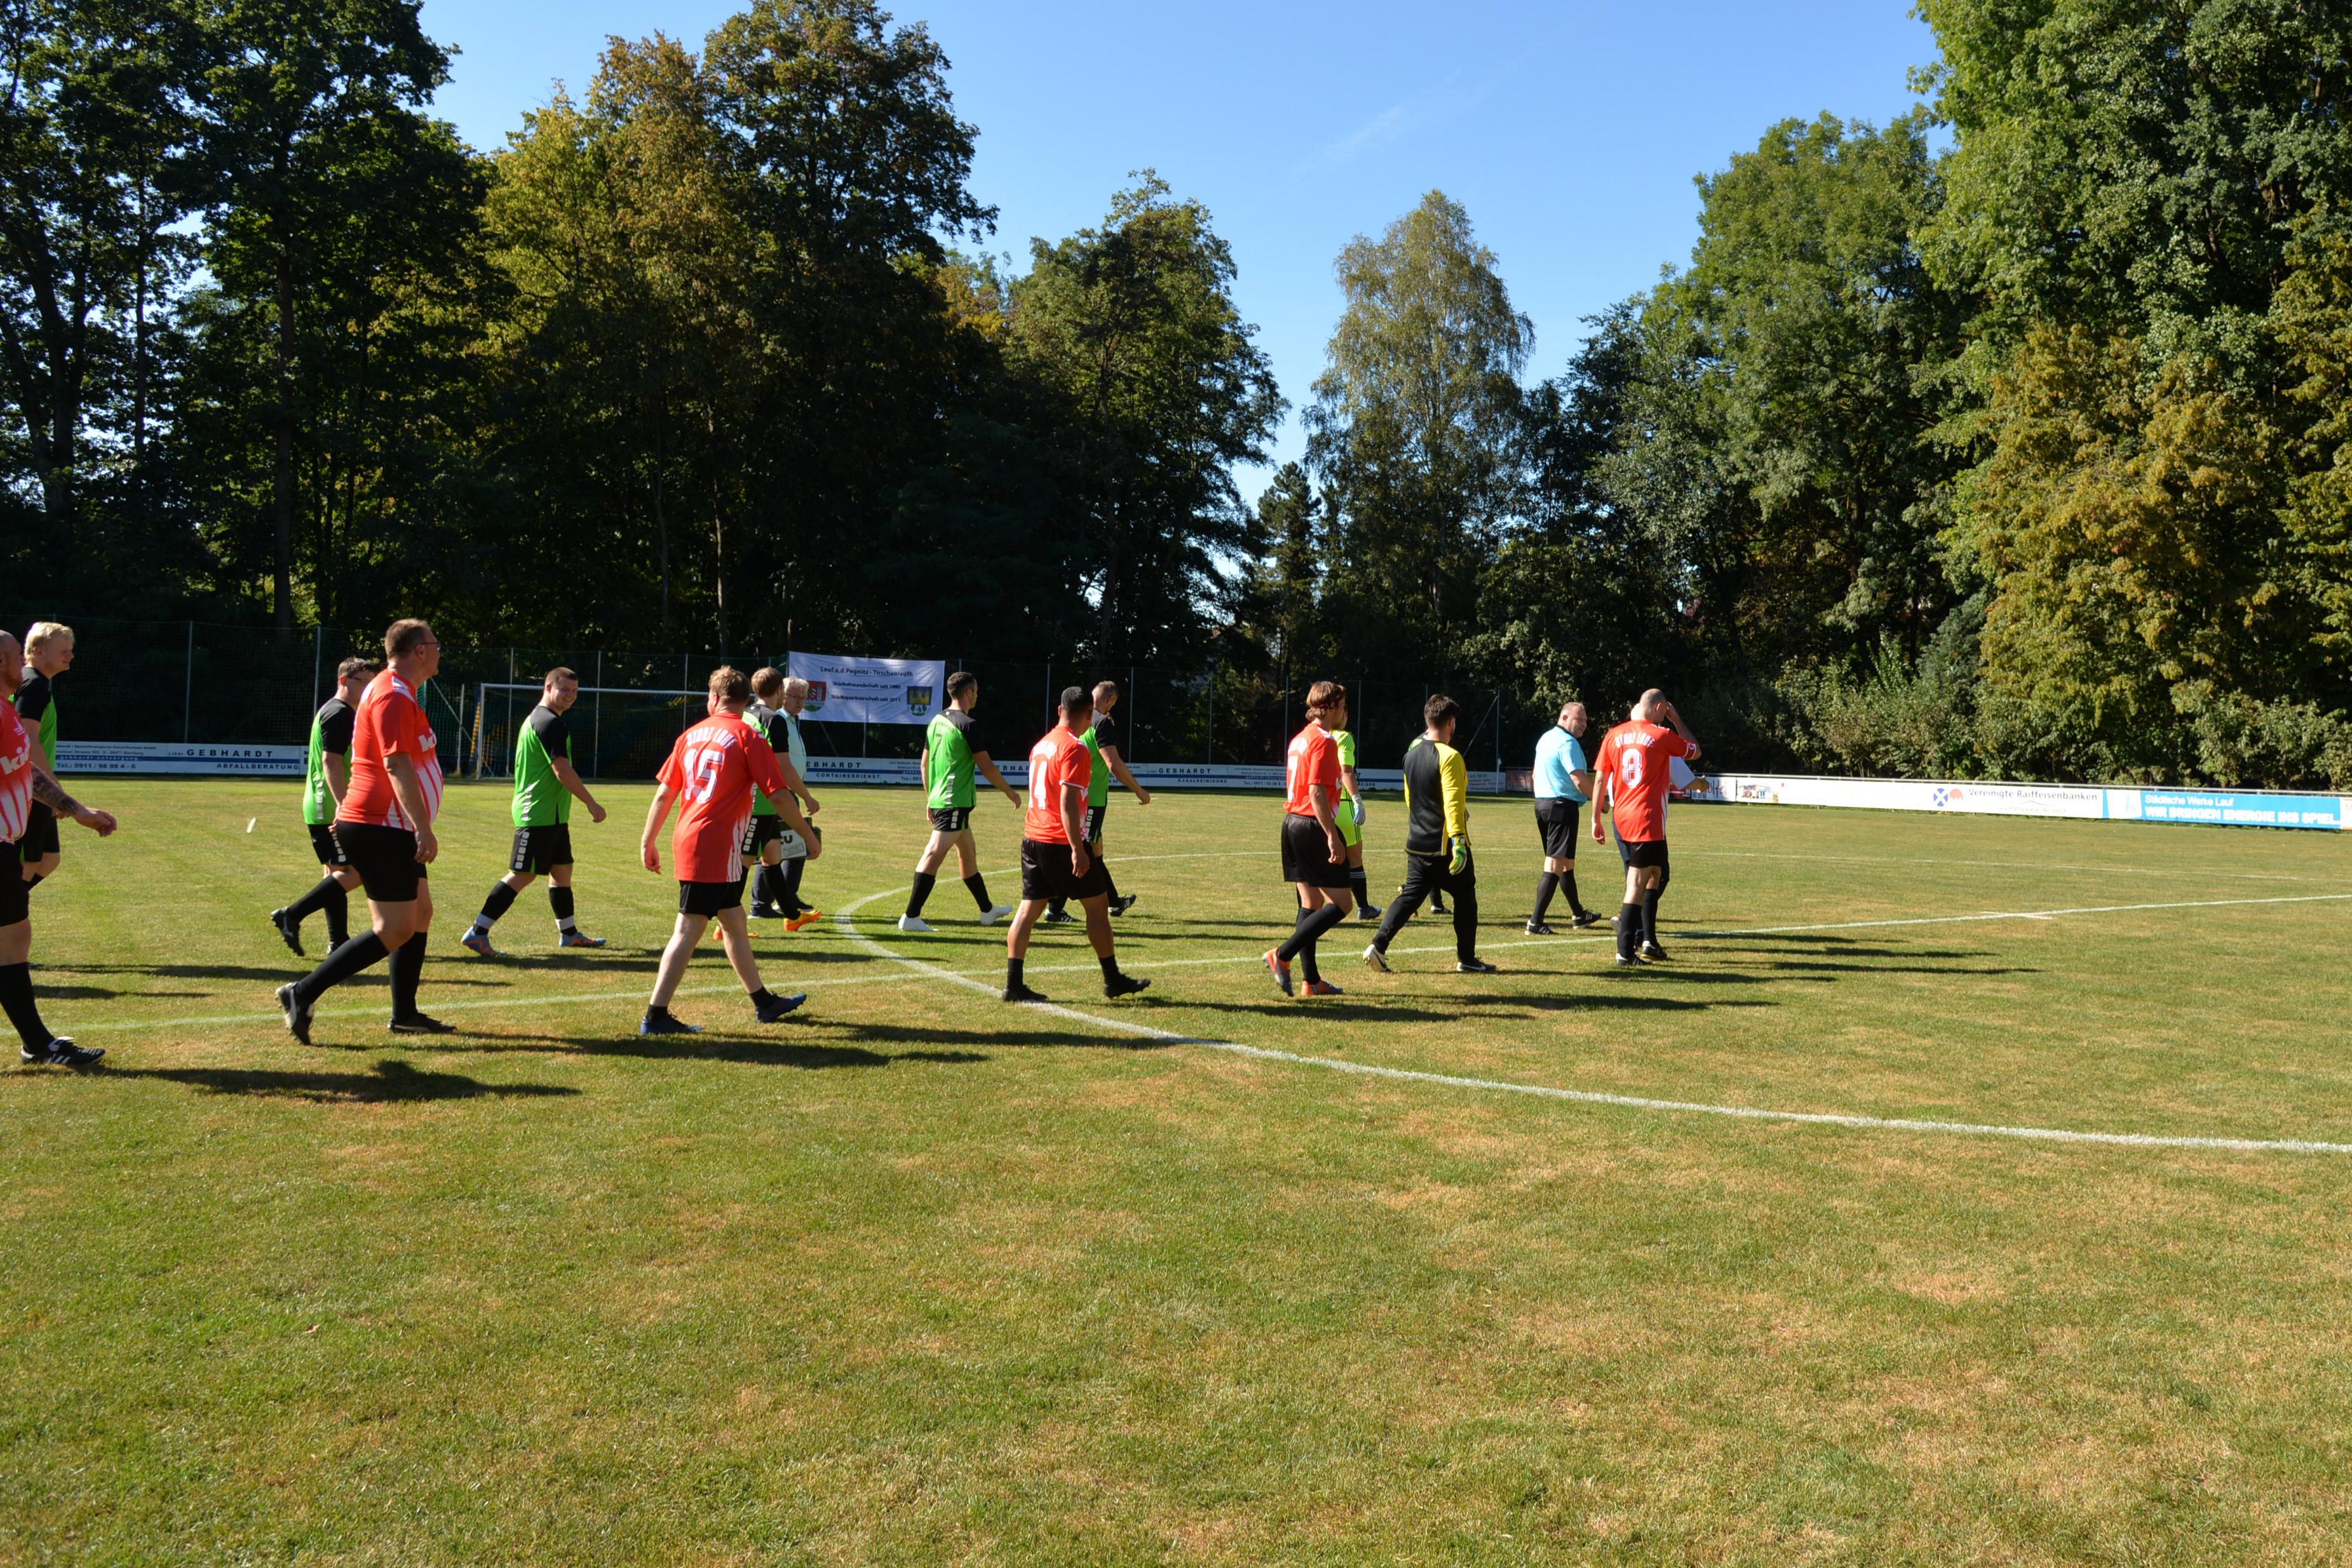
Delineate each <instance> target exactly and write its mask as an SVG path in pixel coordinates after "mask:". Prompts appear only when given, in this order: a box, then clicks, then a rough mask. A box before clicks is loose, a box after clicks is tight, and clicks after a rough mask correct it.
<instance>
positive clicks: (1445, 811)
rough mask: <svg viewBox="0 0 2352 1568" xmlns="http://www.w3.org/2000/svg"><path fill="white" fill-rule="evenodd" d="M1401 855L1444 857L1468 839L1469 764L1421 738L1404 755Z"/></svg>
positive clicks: (1434, 743) (1426, 737)
mask: <svg viewBox="0 0 2352 1568" xmlns="http://www.w3.org/2000/svg"><path fill="white" fill-rule="evenodd" d="M1404 819H1405V820H1404V852H1405V853H1406V854H1408V855H1444V854H1446V853H1447V852H1448V851H1447V849H1446V841H1447V840H1448V839H1451V838H1467V837H1470V764H1469V763H1465V762H1464V761H1463V760H1462V753H1461V752H1457V751H1455V750H1454V748H1453V747H1451V746H1443V745H1440V744H1438V743H1437V742H1435V741H1433V740H1431V739H1430V738H1429V737H1428V736H1426V735H1423V736H1422V737H1421V739H1419V740H1417V741H1415V742H1413V743H1412V746H1411V747H1409V748H1408V749H1407V750H1406V752H1405V754H1404Z"/></svg>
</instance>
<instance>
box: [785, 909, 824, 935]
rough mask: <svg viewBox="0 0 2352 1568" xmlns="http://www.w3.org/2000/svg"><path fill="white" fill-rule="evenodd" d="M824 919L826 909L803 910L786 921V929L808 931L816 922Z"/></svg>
mask: <svg viewBox="0 0 2352 1568" xmlns="http://www.w3.org/2000/svg"><path fill="white" fill-rule="evenodd" d="M823 919H824V910H802V911H801V912H800V913H798V914H796V915H794V916H793V918H792V919H790V920H788V921H785V922H784V929H785V930H786V931H806V930H808V928H809V927H811V926H813V925H814V924H816V922H817V921H821V920H823Z"/></svg>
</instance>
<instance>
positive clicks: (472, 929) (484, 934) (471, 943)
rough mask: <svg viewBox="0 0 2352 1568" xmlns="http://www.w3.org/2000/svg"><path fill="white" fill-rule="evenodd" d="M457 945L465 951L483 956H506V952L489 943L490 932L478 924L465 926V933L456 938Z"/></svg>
mask: <svg viewBox="0 0 2352 1568" xmlns="http://www.w3.org/2000/svg"><path fill="white" fill-rule="evenodd" d="M457 945H458V946H459V947H462V948H464V949H465V950H466V951H467V952H470V953H475V954H477V955H478V956H480V957H483V958H504V957H505V956H506V954H504V953H502V952H499V950H498V949H497V948H495V947H492V946H491V945H490V933H489V932H488V931H484V930H483V929H482V928H481V927H479V926H468V927H467V928H466V934H465V935H463V936H461V937H459V938H458V939H457Z"/></svg>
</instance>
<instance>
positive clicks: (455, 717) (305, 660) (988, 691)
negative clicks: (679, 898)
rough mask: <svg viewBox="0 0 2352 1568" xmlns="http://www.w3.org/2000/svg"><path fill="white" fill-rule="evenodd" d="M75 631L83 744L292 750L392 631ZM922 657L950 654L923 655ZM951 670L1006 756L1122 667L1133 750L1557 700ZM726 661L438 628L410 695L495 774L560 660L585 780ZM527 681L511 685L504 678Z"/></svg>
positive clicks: (956, 663)
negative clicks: (1328, 714) (1322, 694)
mask: <svg viewBox="0 0 2352 1568" xmlns="http://www.w3.org/2000/svg"><path fill="white" fill-rule="evenodd" d="M34 618H35V616H33V615H32V614H29V613H26V612H25V611H23V610H21V609H20V608H18V607H16V606H12V605H0V626H7V627H9V628H11V629H13V630H15V631H16V632H18V633H19V634H21V633H22V631H23V630H24V628H25V627H26V626H27V625H29V624H30V623H31V621H32V620H33V619H34ZM46 618H50V619H58V620H63V621H65V622H66V623H67V624H68V625H70V626H73V627H74V629H75V633H76V642H75V651H74V664H73V668H72V669H71V670H70V671H69V672H68V673H67V674H65V675H64V676H61V677H60V678H59V679H58V683H57V694H58V713H59V720H60V724H61V729H62V732H63V733H64V735H65V736H66V737H67V738H68V739H70V740H74V741H87V742H182V743H186V744H190V745H220V746H232V745H247V746H265V745H267V746H299V745H301V744H303V743H304V742H306V741H307V740H308V738H309V735H310V716H311V714H312V713H314V712H315V711H317V710H318V707H319V704H320V703H321V702H323V701H324V700H326V699H327V698H328V697H329V696H330V695H331V694H332V692H333V690H334V683H335V667H336V665H337V664H339V663H341V661H342V660H343V659H344V658H349V657H351V656H352V655H353V654H361V655H365V656H368V657H370V658H381V657H382V653H383V640H382V638H383V634H382V632H381V631H380V630H378V631H339V630H337V629H335V628H333V627H328V626H305V627H302V628H300V629H299V630H297V631H295V632H293V633H291V634H289V635H281V634H279V633H278V632H276V631H274V630H272V629H270V628H268V627H258V628H257V627H252V626H223V625H218V624H215V623H210V622H205V621H137V620H124V619H117V618H112V617H109V616H75V615H68V616H58V615H56V614H55V613H54V612H48V613H47V617H46ZM929 657H934V658H936V657H941V656H940V655H939V654H933V655H930V656H929ZM945 657H946V658H947V660H948V668H950V670H953V669H969V670H971V672H972V673H973V674H974V675H975V676H977V677H978V678H979V679H980V694H981V698H980V702H979V705H978V708H977V710H976V711H975V713H974V715H973V716H974V719H975V720H976V721H977V731H978V742H979V744H980V745H981V746H982V747H984V748H985V749H986V750H988V751H989V752H992V753H993V754H994V755H996V756H999V757H1006V758H1018V757H1024V756H1026V755H1027V754H1028V750H1029V747H1030V745H1031V744H1032V743H1033V742H1034V741H1035V740H1036V739H1037V737H1038V736H1039V735H1041V734H1043V733H1044V732H1045V730H1046V729H1047V728H1048V727H1049V726H1050V725H1051V723H1052V722H1053V713H1054V704H1055V700H1056V699H1057V697H1058V695H1059V693H1060V691H1061V690H1062V689H1063V688H1064V687H1066V686H1071V685H1079V684H1090V683H1092V682H1093V681H1096V680H1098V679H1106V678H1108V679H1112V680H1115V681H1117V682H1118V685H1119V688H1120V691H1121V700H1120V703H1119V707H1118V714H1117V717H1118V724H1119V728H1120V735H1119V743H1120V745H1121V747H1122V749H1123V751H1124V752H1125V754H1126V755H1127V757H1128V759H1129V761H1131V762H1136V763H1261V764H1263V763H1280V762H1281V761H1282V760H1283V755H1284V752H1285V749H1286V746H1287V744H1288V742H1289V738H1290V736H1291V735H1292V734H1294V733H1296V732H1297V729H1298V727H1299V725H1301V724H1302V723H1304V722H1305V721H1306V703H1305V700H1306V692H1307V687H1308V686H1309V685H1311V684H1312V683H1313V682H1314V681H1316V680H1318V679H1327V678H1328V679H1339V680H1342V681H1344V682H1346V684H1347V686H1348V689H1349V710H1350V727H1351V728H1352V729H1353V730H1354V731H1355V733H1356V737H1357V742H1358V748H1359V754H1360V757H1361V759H1362V762H1363V765H1364V766H1366V767H1376V768H1390V767H1395V766H1396V765H1398V763H1399V761H1400V759H1402V756H1403V754H1404V751H1405V748H1406V747H1407V746H1408V745H1410V744H1411V743H1412V738H1413V737H1414V736H1415V735H1417V734H1419V733H1420V732H1421V729H1422V718H1421V713H1422V704H1423V700H1425V699H1426V698H1427V697H1428V696H1429V694H1430V692H1431V691H1433V690H1436V689H1443V690H1445V691H1447V692H1449V693H1451V694H1452V695H1453V696H1454V699H1455V700H1457V701H1459V702H1460V703H1461V704H1462V708H1463V719H1462V722H1461V727H1460V731H1459V736H1460V738H1459V739H1458V740H1457V742H1456V744H1457V745H1459V746H1460V747H1461V748H1462V750H1463V751H1464V752H1465V753H1466V754H1467V756H1468V757H1469V759H1470V763H1471V765H1472V766H1473V767H1474V768H1481V769H1483V768H1489V767H1492V768H1496V769H1502V768H1523V767H1525V766H1526V765H1527V763H1528V756H1529V754H1530V753H1531V752H1532V750H1533V747H1534V744H1535V741H1536V737H1537V735H1538V733H1540V732H1541V731H1542V728H1543V726H1544V725H1545V723H1547V722H1548V721H1549V711H1548V710H1545V709H1544V708H1543V706H1542V705H1541V704H1540V703H1538V702H1536V700H1535V699H1534V696H1533V694H1532V693H1517V692H1512V691H1508V690H1504V689H1496V688H1493V687H1464V686H1460V685H1450V684H1443V683H1441V682H1440V681H1438V680H1437V679H1435V678H1430V679H1399V678H1392V677H1386V676H1374V677H1367V676H1364V675H1361V674H1358V673H1354V672H1349V671H1346V670H1324V669H1318V670H1314V671H1311V672H1309V671H1305V670H1301V671H1299V672H1297V674H1296V675H1295V676H1294V675H1292V674H1291V673H1290V672H1286V671H1284V670H1281V669H1279V668H1276V669H1274V670H1270V671H1269V670H1241V669H1236V668H1232V667H1230V666H1227V667H1210V668H1202V669H1195V670H1181V669H1171V668H1158V667H1154V666H1150V665H1114V664H1108V663H1104V662H1100V661H1096V660H1092V659H1088V658H1084V657H1083V656H1073V657H1071V658H1053V659H1030V660H1004V659H971V660H963V659H959V658H957V657H956V656H955V655H954V653H953V650H951V649H950V650H947V652H946V654H945ZM720 662H721V659H720V657H719V654H717V653H716V652H715V651H711V650H708V649H706V650H702V651H689V650H681V651H677V652H671V653H633V652H621V651H614V650H609V649H598V648H555V647H523V646H520V645H511V646H510V645H507V644H494V645H478V646H472V647H459V646H457V645H455V644H445V645H444V647H442V650H441V668H440V672H439V674H438V675H436V677H435V678H434V679H431V680H429V681H427V682H426V683H425V689H424V690H423V691H422V692H421V693H419V696H420V699H421V700H422V701H423V702H424V704H425V710H426V712H427V714H428V715H429V716H430V718H431V719H432V721H433V724H434V728H435V729H436V731H437V732H438V733H439V735H440V737H441V743H442V762H443V765H444V766H445V767H446V768H448V769H450V770H451V771H452V772H458V771H462V772H466V773H474V772H484V773H495V774H502V773H506V772H508V771H509V766H510V763H511V758H512V753H513V743H514V737H515V732H516V730H517V728H518V726H520V724H521V722H522V721H523V720H524V719H525V718H526V717H527V716H528V715H529V713H530V704H531V699H530V692H529V690H528V688H530V687H534V686H536V685H537V684H538V682H539V680H540V678H541V676H542V675H544V674H545V672H546V671H547V670H548V669H550V668H554V667H556V666H559V665H561V666H566V667H568V668H572V669H574V670H576V671H578V672H579V675H580V679H581V683H582V685H583V687H585V688H588V689H589V690H588V691H587V692H583V696H582V697H581V700H580V705H579V706H578V707H577V708H576V709H574V710H573V711H572V727H573V735H574V737H575V739H574V749H575V751H576V752H577V753H578V761H579V763H580V764H581V768H582V771H583V773H586V774H588V775H589V776H591V777H600V778H646V777H650V776H651V775H652V773H653V772H654V770H655V769H656V767H658V766H659V765H660V763H661V759H662V758H663V757H664V756H665V755H667V752H668V751H669V747H670V744H671V742H672V741H673V740H674V739H675V738H676V737H677V734H678V732H679V731H681V730H682V729H684V728H685V727H686V726H687V725H688V724H690V723H691V722H692V721H694V720H696V719H698V718H700V717H701V716H702V713H703V700H702V695H701V693H702V691H703V689H704V687H705V683H706V681H707V679H708V678H709V672H710V670H711V669H712V668H714V667H715V666H716V665H718V664H719V663H720ZM726 662H731V663H733V664H735V665H737V666H739V667H740V668H745V669H751V668H756V667H758V666H759V665H761V664H773V665H776V666H777V667H778V668H782V667H783V666H784V664H785V663H786V655H785V653H784V652H783V650H781V649H776V650H771V651H767V652H761V653H753V652H747V651H740V650H739V651H736V652H734V653H733V654H731V655H730V656H729V658H728V659H727V661H726ZM518 687H520V688H523V689H520V690H518V689H515V688H518ZM921 733H922V732H921V731H920V730H919V729H917V728H915V727H913V726H911V725H881V724H876V725H866V724H857V723H849V722H842V721H831V722H828V721H824V719H822V718H816V717H812V718H810V719H808V720H806V721H803V736H804V737H805V739H806V740H807V742H808V745H809V749H810V752H812V754H814V755H817V756H839V757H860V756H864V757H910V756H913V755H914V754H915V752H917V751H918V750H919V747H920V745H921Z"/></svg>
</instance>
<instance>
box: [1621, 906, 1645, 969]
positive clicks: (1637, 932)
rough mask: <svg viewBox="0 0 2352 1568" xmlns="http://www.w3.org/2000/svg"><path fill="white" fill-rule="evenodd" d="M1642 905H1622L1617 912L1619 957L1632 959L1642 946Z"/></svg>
mask: <svg viewBox="0 0 2352 1568" xmlns="http://www.w3.org/2000/svg"><path fill="white" fill-rule="evenodd" d="M1645 907H1646V906H1644V905H1642V904H1623V905H1620V906H1619V908H1618V910H1617V956H1618V957H1620V958H1632V957H1633V950H1634V949H1635V948H1637V947H1639V946H1641V944H1642V910H1643V909H1644V908H1645Z"/></svg>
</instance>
